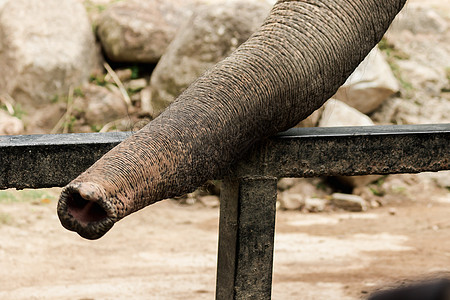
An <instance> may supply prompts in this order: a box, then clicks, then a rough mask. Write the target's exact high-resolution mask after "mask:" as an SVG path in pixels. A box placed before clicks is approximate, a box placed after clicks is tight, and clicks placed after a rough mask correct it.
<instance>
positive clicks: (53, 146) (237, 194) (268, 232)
mask: <svg viewBox="0 0 450 300" xmlns="http://www.w3.org/2000/svg"><path fill="white" fill-rule="evenodd" d="M129 135H130V133H123V132H114V133H85V134H58V135H30V136H0V189H6V188H17V189H23V188H43V187H53V186H64V185H66V184H67V183H69V181H71V180H72V179H74V178H75V177H76V176H77V175H78V174H80V173H81V172H82V171H84V170H85V169H87V168H88V167H89V166H90V165H91V164H93V163H94V162H95V161H96V160H97V159H99V158H100V157H101V156H102V155H103V154H104V153H106V152H107V151H108V150H109V149H111V148H112V147H114V146H115V145H116V144H118V143H119V142H121V141H122V140H124V139H125V138H126V137H128V136H129ZM449 159H450V124H437V125H404V126H370V127H334V128H295V129H291V130H288V131H286V132H284V133H280V134H278V135H277V136H275V137H273V138H270V139H266V140H264V141H262V142H260V143H258V144H257V145H255V146H254V147H252V149H250V151H248V152H247V154H246V155H245V156H244V157H243V158H242V159H241V160H240V161H239V162H237V163H236V164H235V165H234V166H233V167H232V169H231V170H229V172H228V173H227V174H226V175H224V176H222V177H223V178H216V179H223V185H222V191H221V201H220V223H219V249H218V265H217V286H216V299H224V300H229V299H236V300H237V299H239V300H243V299H246V300H247V299H270V295H271V286H272V265H273V246H274V232H275V212H276V193H277V178H280V177H315V176H325V175H327V176H334V175H368V174H393V173H418V172H425V171H440V170H449V169H450V168H449V164H450V163H449Z"/></svg>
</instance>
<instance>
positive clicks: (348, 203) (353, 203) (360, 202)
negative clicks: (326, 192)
mask: <svg viewBox="0 0 450 300" xmlns="http://www.w3.org/2000/svg"><path fill="white" fill-rule="evenodd" d="M331 202H332V203H333V204H334V205H335V206H336V207H339V208H342V209H345V210H348V211H353V212H361V211H366V210H367V203H366V201H365V200H364V199H363V198H361V197H360V196H357V195H350V194H341V193H333V194H332V195H331Z"/></svg>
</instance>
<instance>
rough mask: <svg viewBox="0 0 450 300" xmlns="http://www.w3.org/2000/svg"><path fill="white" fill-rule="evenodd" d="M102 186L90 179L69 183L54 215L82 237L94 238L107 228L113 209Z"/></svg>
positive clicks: (115, 214) (102, 233)
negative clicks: (56, 213)
mask: <svg viewBox="0 0 450 300" xmlns="http://www.w3.org/2000/svg"><path fill="white" fill-rule="evenodd" d="M107 200H108V199H107V197H106V193H105V190H104V189H103V188H102V187H101V186H99V185H97V184H95V183H91V182H81V183H70V184H69V185H67V186H66V187H65V188H64V189H63V191H62V193H61V197H60V199H59V202H58V209H57V211H58V217H59V220H60V221H61V224H62V226H63V227H64V228H66V229H68V230H71V231H75V232H77V233H78V234H79V235H80V236H82V237H84V238H86V239H91V240H94V239H98V238H100V237H102V236H103V235H104V234H105V233H106V232H107V231H108V230H109V229H111V228H112V227H113V225H114V223H115V221H116V219H117V213H116V211H115V209H114V207H113V206H111V205H110V203H109V201H107Z"/></svg>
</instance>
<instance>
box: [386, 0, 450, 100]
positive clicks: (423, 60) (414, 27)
mask: <svg viewBox="0 0 450 300" xmlns="http://www.w3.org/2000/svg"><path fill="white" fill-rule="evenodd" d="M449 28H450V23H449V21H448V19H445V18H443V17H441V16H440V14H439V12H438V11H436V10H434V9H433V8H430V7H429V6H427V5H423V4H414V3H411V4H409V5H408V6H407V9H404V10H402V12H400V14H399V15H398V16H397V17H396V18H395V20H394V22H393V23H392V25H391V27H390V28H389V30H388V31H387V33H386V35H385V37H386V41H387V42H388V43H389V44H390V45H391V46H392V47H393V50H394V51H397V52H402V53H404V54H405V55H406V58H408V61H405V62H403V61H398V62H397V63H398V65H399V68H400V70H399V71H400V73H401V74H400V75H401V77H402V79H403V81H406V82H408V83H409V84H410V85H411V86H412V87H413V88H417V89H422V88H425V90H426V91H427V92H428V93H430V92H431V94H432V95H434V96H436V95H437V94H438V93H439V92H440V89H442V88H449V87H450V83H449V81H448V78H446V73H447V72H448V69H449V68H450V30H449ZM405 55H404V56H405ZM437 77H439V78H437Z"/></svg>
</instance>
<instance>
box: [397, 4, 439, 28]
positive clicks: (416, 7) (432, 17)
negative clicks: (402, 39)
mask: <svg viewBox="0 0 450 300" xmlns="http://www.w3.org/2000/svg"><path fill="white" fill-rule="evenodd" d="M447 29H448V24H447V21H446V20H445V19H444V18H443V17H441V16H440V15H439V13H438V12H437V11H435V10H434V9H433V8H431V7H430V6H429V5H427V4H425V5H423V4H412V3H411V4H409V5H408V6H407V8H406V9H404V10H402V11H401V12H400V13H399V14H398V16H397V17H396V18H395V20H394V22H392V25H391V27H390V28H389V31H390V33H392V32H398V33H400V32H403V31H405V30H407V31H410V32H411V33H413V34H429V33H438V34H440V33H443V32H445V31H446V30H447Z"/></svg>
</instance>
